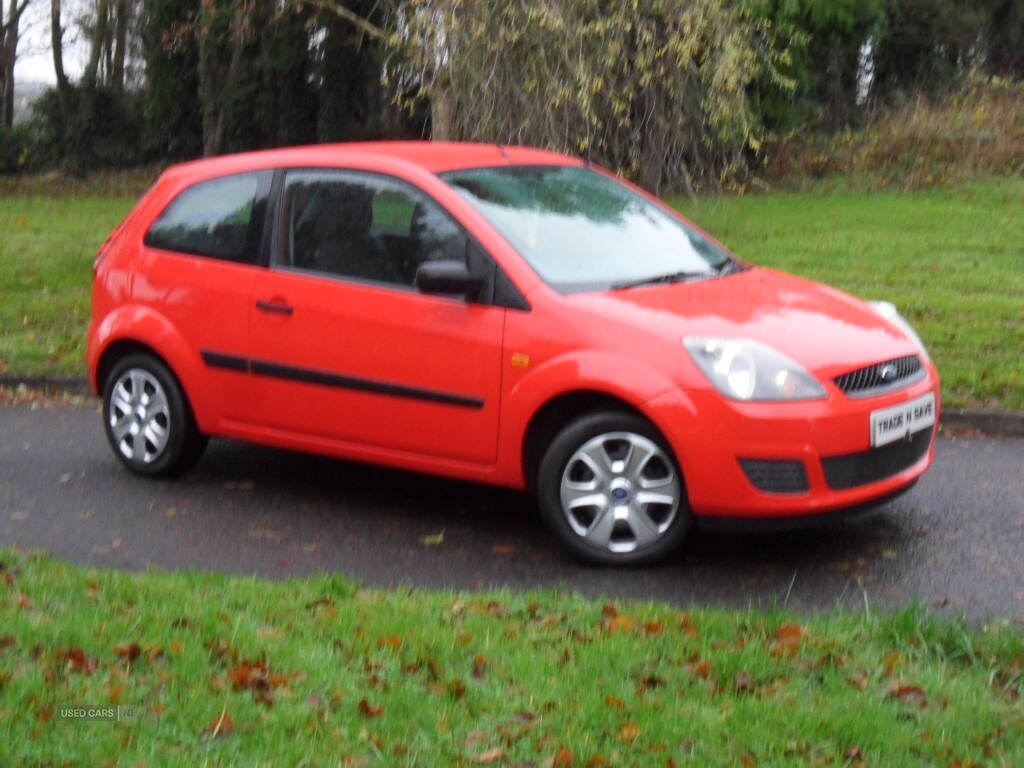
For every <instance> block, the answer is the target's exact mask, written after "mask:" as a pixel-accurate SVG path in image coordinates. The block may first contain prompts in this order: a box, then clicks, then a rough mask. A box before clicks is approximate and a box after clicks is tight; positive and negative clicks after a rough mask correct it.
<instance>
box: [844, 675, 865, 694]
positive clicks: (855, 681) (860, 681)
mask: <svg viewBox="0 0 1024 768" xmlns="http://www.w3.org/2000/svg"><path fill="white" fill-rule="evenodd" d="M846 682H848V683H849V684H850V685H852V686H853V687H854V688H859V689H860V690H862V691H863V690H864V689H865V688H867V687H868V685H869V684H870V682H871V681H870V680H868V676H867V675H865V674H864V673H863V672H854V673H853V674H851V675H847V676H846Z"/></svg>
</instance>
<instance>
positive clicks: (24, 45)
mask: <svg viewBox="0 0 1024 768" xmlns="http://www.w3.org/2000/svg"><path fill="white" fill-rule="evenodd" d="M68 5H70V4H68V3H65V7H66V8H67V6H68ZM70 10H72V13H73V9H70ZM64 16H65V17H64V18H63V19H62V21H63V22H64V28H65V32H64V70H65V71H66V72H67V73H68V77H70V78H71V79H72V80H75V79H77V78H78V77H79V76H80V75H81V74H82V69H83V65H84V63H85V56H86V51H85V46H83V45H80V44H79V43H78V42H77V40H75V32H74V29H68V27H69V26H70V25H71V19H72V18H73V15H69V14H68V10H65V11H64ZM21 27H22V35H21V41H20V42H19V43H18V61H17V63H16V64H15V65H14V87H15V88H17V87H18V83H19V82H23V83H48V84H51V85H52V84H53V83H55V82H56V81H57V79H56V76H55V75H54V74H53V55H52V54H51V52H50V4H49V3H48V2H46V1H45V0H31V2H30V3H29V6H28V9H27V10H26V11H25V15H24V16H23V17H22V24H21Z"/></svg>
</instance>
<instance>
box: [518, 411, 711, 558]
mask: <svg viewBox="0 0 1024 768" xmlns="http://www.w3.org/2000/svg"><path fill="white" fill-rule="evenodd" d="M537 495H538V499H539V501H540V509H541V513H542V515H543V517H544V521H545V522H546V523H547V525H548V527H550V528H551V529H552V530H553V531H554V532H555V534H556V535H557V536H558V537H559V539H561V541H562V543H564V544H565V545H566V546H567V547H568V548H569V550H570V551H572V552H573V553H574V554H575V555H577V556H578V557H581V558H583V559H585V560H588V561H591V562H597V563H604V564H610V565H626V564H639V563H650V562H654V561H656V560H659V559H662V558H664V557H665V556H666V555H668V554H669V553H670V552H671V551H673V550H674V549H676V548H677V547H678V546H679V545H680V544H681V543H682V541H683V539H685V538H686V535H687V533H689V531H690V528H691V527H692V522H693V516H692V514H691V512H690V506H689V503H688V501H687V498H686V489H685V485H684V483H683V477H682V473H681V472H680V471H679V467H678V464H677V463H676V460H675V458H674V456H673V454H672V451H671V449H670V448H669V447H668V444H667V443H666V442H665V440H664V438H662V437H661V435H659V434H658V432H657V430H656V429H654V427H653V426H652V425H651V424H650V423H649V422H648V421H646V420H645V419H643V418H641V417H639V416H636V415H634V414H630V413H624V412H617V411H598V412H595V413H590V414H587V415H585V416H582V417H580V418H579V419H577V420H576V421H573V422H572V423H570V424H569V425H568V426H566V427H565V428H564V429H562V431H561V432H559V433H558V434H557V435H556V436H555V438H554V439H553V440H552V441H551V443H550V444H549V445H548V448H547V450H546V451H545V453H544V456H543V458H542V459H541V464H540V467H539V470H538V472H537Z"/></svg>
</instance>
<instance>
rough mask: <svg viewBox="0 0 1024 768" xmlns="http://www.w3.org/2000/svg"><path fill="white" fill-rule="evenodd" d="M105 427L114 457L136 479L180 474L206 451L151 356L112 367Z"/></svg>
mask: <svg viewBox="0 0 1024 768" xmlns="http://www.w3.org/2000/svg"><path fill="white" fill-rule="evenodd" d="M103 424H104V427H105V430H106V433H107V440H108V441H109V442H110V447H111V448H112V449H113V450H114V455H115V456H117V458H118V459H120V460H121V463H122V464H124V465H125V466H126V467H128V469H130V470H131V471H132V472H137V473H138V474H140V475H149V476H153V477H166V476H171V475H175V474H178V473H179V472H183V471H184V470H186V469H188V468H189V467H191V466H192V465H193V464H195V463H196V462H197V461H198V460H199V457H200V456H201V455H202V453H203V450H204V449H205V448H206V442H207V440H206V437H205V436H204V435H202V434H200V432H199V429H198V428H197V427H196V422H195V418H194V417H193V415H192V409H191V407H190V406H189V404H188V400H187V399H186V397H185V393H184V392H183V391H182V389H181V385H180V384H178V380H177V379H176V378H175V377H174V375H173V374H172V373H171V371H170V369H168V368H167V366H166V365H164V364H163V363H162V362H161V361H160V360H158V359H157V358H155V357H153V356H152V355H147V354H141V353H137V354H131V355H126V356H125V357H123V358H121V359H120V360H118V361H117V363H116V364H115V365H114V366H113V368H111V370H110V373H109V374H108V375H107V379H106V382H105V383H104V387H103Z"/></svg>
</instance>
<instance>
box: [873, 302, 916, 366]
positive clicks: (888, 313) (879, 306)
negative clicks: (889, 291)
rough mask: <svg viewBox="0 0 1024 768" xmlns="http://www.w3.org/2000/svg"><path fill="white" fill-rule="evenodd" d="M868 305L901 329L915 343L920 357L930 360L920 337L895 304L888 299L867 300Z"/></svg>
mask: <svg viewBox="0 0 1024 768" xmlns="http://www.w3.org/2000/svg"><path fill="white" fill-rule="evenodd" d="M868 306H869V307H871V308H872V309H873V310H875V312H877V313H878V314H879V315H881V316H882V317H884V318H885V319H886V320H888V321H889V322H890V323H892V324H893V325H895V326H896V327H897V328H899V329H900V330H901V331H903V333H904V334H905V335H906V336H907V338H908V339H910V340H911V341H912V342H914V343H915V344H916V345H917V348H918V349H919V350H920V351H921V357H923V358H924V359H925V362H930V361H931V357H930V356H929V355H928V350H927V349H926V348H925V346H924V342H923V341H921V337H920V336H918V335H917V331H915V330H914V329H913V328H912V327H911V325H910V323H908V322H907V321H906V318H904V317H903V315H901V314H900V312H899V310H898V309H896V305H895V304H892V303H891V302H888V301H869V302H868Z"/></svg>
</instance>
